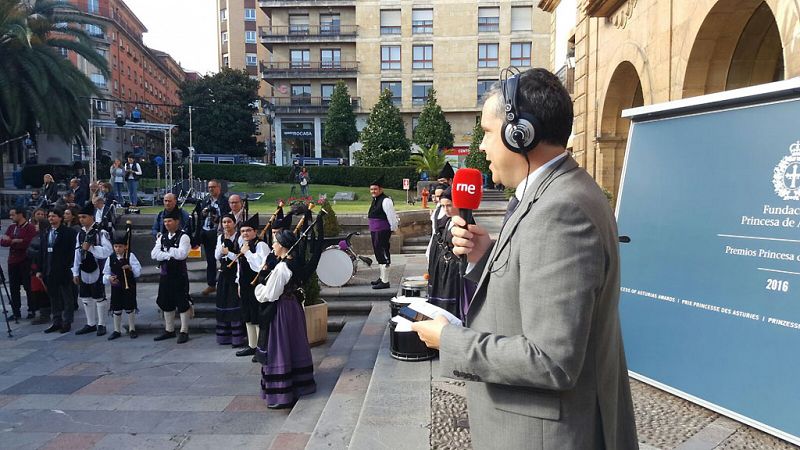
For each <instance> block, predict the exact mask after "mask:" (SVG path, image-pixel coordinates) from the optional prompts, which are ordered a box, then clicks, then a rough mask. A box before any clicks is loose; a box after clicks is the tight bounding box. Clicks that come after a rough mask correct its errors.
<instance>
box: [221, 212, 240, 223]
mask: <svg viewBox="0 0 800 450" xmlns="http://www.w3.org/2000/svg"><path fill="white" fill-rule="evenodd" d="M226 217H227V218H228V219H231V220H232V221H233V223H236V216H234V215H233V214H231V213H228V214H223V215H222V218H221V219H219V221H220V223H222V219H224V218H226Z"/></svg>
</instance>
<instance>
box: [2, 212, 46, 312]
mask: <svg viewBox="0 0 800 450" xmlns="http://www.w3.org/2000/svg"><path fill="white" fill-rule="evenodd" d="M8 215H9V218H10V219H11V222H12V224H11V225H9V226H8V228H6V232H5V234H3V235H2V236H0V246H3V247H8V248H9V250H8V281H9V284H10V289H11V299H10V301H11V311H12V316H11V317H9V319H13V320H19V319H20V318H21V317H22V297H21V295H20V294H21V289H23V288H24V289H25V296H26V298H27V301H28V316H27V317H26V318H27V319H33V318H34V317H36V310H37V309H38V307H37V306H36V304H35V303H34V299H33V295H32V292H31V260H30V258H29V257H28V247H29V246H30V245H31V241H32V240H33V238H34V237H36V234H37V232H36V226H34V225H32V224H31V223H30V222H28V212H27V211H26V210H25V209H17V208H12V209H11V210H10V211H9V214H8Z"/></svg>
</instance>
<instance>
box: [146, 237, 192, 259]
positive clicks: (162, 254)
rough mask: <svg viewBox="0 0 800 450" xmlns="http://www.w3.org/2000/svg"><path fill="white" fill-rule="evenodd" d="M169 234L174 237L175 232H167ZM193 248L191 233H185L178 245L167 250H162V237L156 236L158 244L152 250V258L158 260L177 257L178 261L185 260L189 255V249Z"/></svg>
mask: <svg viewBox="0 0 800 450" xmlns="http://www.w3.org/2000/svg"><path fill="white" fill-rule="evenodd" d="M167 236H168V237H169V238H170V239H172V238H173V237H175V233H167ZM191 249H192V244H191V241H190V239H189V235H188V234H186V233H183V236H181V240H180V241H179V242H178V247H172V248H170V249H169V250H167V251H163V250H161V239H160V238H159V237H156V244H155V245H154V246H153V250H151V251H150V258H152V259H154V260H156V261H167V260H170V259H177V260H178V261H180V260H184V259H186V258H187V257H188V256H189V250H191Z"/></svg>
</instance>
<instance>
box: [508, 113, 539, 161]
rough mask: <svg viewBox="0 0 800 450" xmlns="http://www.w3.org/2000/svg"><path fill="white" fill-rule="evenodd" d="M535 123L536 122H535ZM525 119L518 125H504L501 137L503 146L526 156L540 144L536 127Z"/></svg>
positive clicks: (519, 121) (518, 121) (520, 119)
mask: <svg viewBox="0 0 800 450" xmlns="http://www.w3.org/2000/svg"><path fill="white" fill-rule="evenodd" d="M534 123H535V120H534ZM534 123H531V121H530V120H528V119H527V118H525V117H522V118H519V119H518V120H517V121H516V123H508V122H504V123H503V128H502V133H501V137H502V140H503V144H505V146H506V147H507V148H508V149H510V150H511V151H512V152H514V153H519V154H521V155H525V154H526V153H528V152H529V151H531V150H532V149H533V148H534V147H536V144H538V143H539V139H538V133H537V132H536V126H535V125H534Z"/></svg>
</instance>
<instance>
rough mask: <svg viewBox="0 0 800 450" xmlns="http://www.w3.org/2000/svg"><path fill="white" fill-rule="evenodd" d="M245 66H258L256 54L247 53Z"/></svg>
mask: <svg viewBox="0 0 800 450" xmlns="http://www.w3.org/2000/svg"><path fill="white" fill-rule="evenodd" d="M245 64H247V65H248V66H256V65H258V55H256V54H255V53H247V54H246V55H245Z"/></svg>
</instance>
